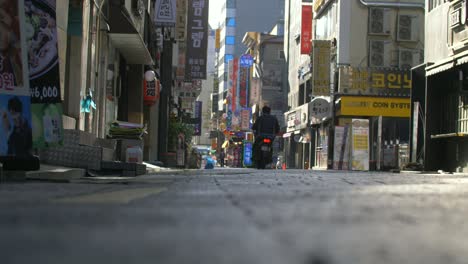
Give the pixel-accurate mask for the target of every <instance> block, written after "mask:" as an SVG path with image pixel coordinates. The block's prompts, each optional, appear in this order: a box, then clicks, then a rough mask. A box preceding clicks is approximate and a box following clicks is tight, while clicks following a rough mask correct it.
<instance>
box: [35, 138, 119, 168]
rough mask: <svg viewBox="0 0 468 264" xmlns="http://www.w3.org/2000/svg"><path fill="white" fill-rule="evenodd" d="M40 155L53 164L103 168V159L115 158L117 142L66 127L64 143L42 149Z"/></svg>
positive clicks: (44, 160)
mask: <svg viewBox="0 0 468 264" xmlns="http://www.w3.org/2000/svg"><path fill="white" fill-rule="evenodd" d="M103 145H105V146H103ZM113 146H114V147H113ZM40 157H41V161H42V162H44V163H48V164H51V165H58V166H66V167H76V168H84V169H89V170H101V167H102V166H101V162H102V161H113V160H114V157H115V143H113V142H112V141H108V140H104V139H96V137H95V136H94V135H93V134H91V133H87V132H84V131H80V130H75V129H64V139H63V145H62V146H56V147H49V148H47V149H44V150H42V151H41V153H40Z"/></svg>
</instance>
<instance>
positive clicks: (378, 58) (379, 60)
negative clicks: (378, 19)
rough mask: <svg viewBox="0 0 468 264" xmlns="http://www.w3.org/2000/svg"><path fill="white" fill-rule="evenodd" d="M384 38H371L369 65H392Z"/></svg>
mask: <svg viewBox="0 0 468 264" xmlns="http://www.w3.org/2000/svg"><path fill="white" fill-rule="evenodd" d="M389 54H390V53H389V51H388V48H387V47H386V43H385V41H383V40H369V67H388V66H390V56H389Z"/></svg>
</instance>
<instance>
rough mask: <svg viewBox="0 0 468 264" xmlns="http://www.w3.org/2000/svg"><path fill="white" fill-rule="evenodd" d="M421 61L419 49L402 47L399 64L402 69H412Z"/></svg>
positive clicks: (399, 53)
mask: <svg viewBox="0 0 468 264" xmlns="http://www.w3.org/2000/svg"><path fill="white" fill-rule="evenodd" d="M420 61H421V52H420V51H419V50H411V49H401V50H399V51H398V66H399V67H400V68H402V69H410V68H412V67H413V66H415V65H418V64H419V63H420Z"/></svg>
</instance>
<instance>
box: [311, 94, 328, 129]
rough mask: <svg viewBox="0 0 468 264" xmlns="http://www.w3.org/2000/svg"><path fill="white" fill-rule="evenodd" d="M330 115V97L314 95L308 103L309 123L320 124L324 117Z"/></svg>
mask: <svg viewBox="0 0 468 264" xmlns="http://www.w3.org/2000/svg"><path fill="white" fill-rule="evenodd" d="M330 116H331V109H330V99H329V98H324V97H316V98H314V99H312V101H311V102H310V103H309V119H310V123H311V124H313V125H315V124H321V123H322V122H323V121H324V119H326V118H328V117H330Z"/></svg>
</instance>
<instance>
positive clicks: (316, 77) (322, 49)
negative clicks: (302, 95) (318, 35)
mask: <svg viewBox="0 0 468 264" xmlns="http://www.w3.org/2000/svg"><path fill="white" fill-rule="evenodd" d="M312 45H313V49H312V53H313V62H312V63H313V69H312V80H313V85H312V95H313V96H330V51H331V50H330V49H331V42H330V41H328V40H314V41H313V42H312Z"/></svg>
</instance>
